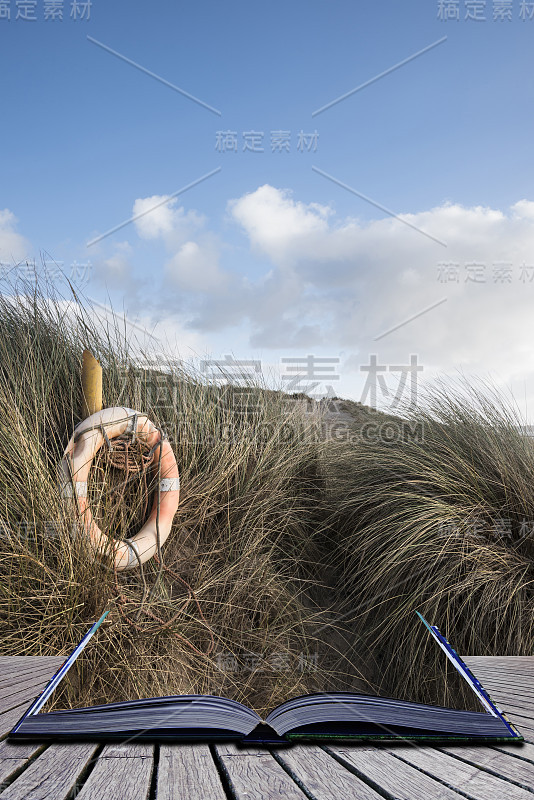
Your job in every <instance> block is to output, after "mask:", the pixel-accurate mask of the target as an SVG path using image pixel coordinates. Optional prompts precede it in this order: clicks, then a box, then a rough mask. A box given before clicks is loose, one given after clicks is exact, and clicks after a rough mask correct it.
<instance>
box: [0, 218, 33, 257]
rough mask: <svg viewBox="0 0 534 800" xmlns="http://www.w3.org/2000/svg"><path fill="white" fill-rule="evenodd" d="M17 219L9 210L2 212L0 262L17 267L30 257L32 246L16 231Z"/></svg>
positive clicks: (0, 222) (0, 220)
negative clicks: (17, 264) (20, 262)
mask: <svg viewBox="0 0 534 800" xmlns="http://www.w3.org/2000/svg"><path fill="white" fill-rule="evenodd" d="M16 225H17V218H16V217H15V215H14V214H13V212H12V211H10V210H9V209H8V208H4V209H3V211H2V210H0V261H2V262H3V263H4V264H12V265H15V264H16V263H17V262H19V261H22V260H24V259H25V258H29V257H30V244H29V242H28V241H27V240H26V239H25V238H24V236H22V235H21V234H20V233H17V231H16Z"/></svg>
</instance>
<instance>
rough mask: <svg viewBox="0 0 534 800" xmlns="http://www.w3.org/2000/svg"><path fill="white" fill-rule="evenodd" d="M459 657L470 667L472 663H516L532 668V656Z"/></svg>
mask: <svg viewBox="0 0 534 800" xmlns="http://www.w3.org/2000/svg"><path fill="white" fill-rule="evenodd" d="M460 658H461V659H462V661H463V662H465V663H466V664H467V666H468V667H469V668H471V665H472V664H473V665H474V664H483V665H489V666H491V665H492V664H497V665H499V666H500V665H501V664H506V665H512V664H517V665H518V667H519V668H520V669H525V668H526V667H531V668H532V669H533V670H534V656H460Z"/></svg>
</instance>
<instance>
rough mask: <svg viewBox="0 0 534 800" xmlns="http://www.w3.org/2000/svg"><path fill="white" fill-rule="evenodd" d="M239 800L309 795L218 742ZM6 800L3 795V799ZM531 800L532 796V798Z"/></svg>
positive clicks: (257, 754) (281, 773)
mask: <svg viewBox="0 0 534 800" xmlns="http://www.w3.org/2000/svg"><path fill="white" fill-rule="evenodd" d="M215 752H216V754H217V756H218V758H219V761H220V764H221V767H222V769H223V771H224V772H225V774H226V776H227V778H228V781H229V783H230V786H231V787H232V791H233V792H234V794H235V796H236V798H237V800H273V798H278V797H279V798H284V800H304V798H305V797H306V795H305V794H304V792H303V791H302V790H301V789H300V788H299V787H298V786H297V784H296V783H295V781H293V780H292V779H291V778H290V777H289V775H288V774H287V772H286V771H285V770H284V769H283V768H282V767H281V766H280V764H279V763H278V762H277V761H276V759H275V758H274V757H273V756H272V755H271V753H270V752H269V751H268V750H264V749H257V750H256V749H254V748H239V749H238V748H237V746H236V745H234V744H226V743H225V744H218V745H215ZM2 800H4V798H2ZM530 800H532V798H530Z"/></svg>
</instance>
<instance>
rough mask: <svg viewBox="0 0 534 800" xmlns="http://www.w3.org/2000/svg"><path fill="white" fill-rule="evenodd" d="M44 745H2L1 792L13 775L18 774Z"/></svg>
mask: <svg viewBox="0 0 534 800" xmlns="http://www.w3.org/2000/svg"><path fill="white" fill-rule="evenodd" d="M42 746H43V745H40V744H8V743H7V742H2V744H0V790H1V789H2V788H3V786H4V785H5V782H6V781H7V780H9V779H10V778H11V777H12V775H13V774H14V773H15V772H17V770H19V769H20V768H21V767H22V766H24V764H25V763H26V762H27V761H28V759H30V758H31V757H32V756H33V755H35V753H37V752H38V751H39V750H40V749H41V747H42Z"/></svg>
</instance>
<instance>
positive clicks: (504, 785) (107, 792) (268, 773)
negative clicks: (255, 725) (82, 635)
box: [0, 656, 534, 800]
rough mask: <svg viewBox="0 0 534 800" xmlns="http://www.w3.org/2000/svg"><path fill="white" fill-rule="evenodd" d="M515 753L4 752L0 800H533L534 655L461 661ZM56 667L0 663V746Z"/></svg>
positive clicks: (48, 662) (90, 748) (31, 661)
mask: <svg viewBox="0 0 534 800" xmlns="http://www.w3.org/2000/svg"><path fill="white" fill-rule="evenodd" d="M465 661H466V663H467V664H468V665H469V666H470V667H471V668H472V669H473V671H474V673H475V675H476V676H477V677H478V678H479V679H480V681H481V682H482V684H483V685H484V686H485V687H486V688H487V690H488V691H489V693H490V694H491V696H492V697H493V699H494V700H495V701H496V702H497V703H498V704H499V705H500V707H501V708H502V709H503V710H504V711H505V712H506V713H507V714H508V716H509V718H510V719H511V720H512V721H513V722H514V723H515V724H516V726H517V727H518V728H519V730H520V731H521V733H522V734H523V736H524V737H525V744H523V745H495V746H489V747H486V746H476V747H474V746H473V747H468V746H463V745H455V746H454V747H436V746H424V747H422V746H412V745H405V744H404V745H385V744H382V745H373V746H369V745H367V744H361V745H354V746H346V745H343V746H341V745H340V746H328V747H327V746H316V745H295V746H293V747H291V748H288V749H283V750H273V751H270V750H269V749H262V750H258V749H256V750H252V749H251V750H239V749H238V748H237V747H236V746H234V745H201V744H196V745H183V744H162V745H152V744H141V743H138V744H124V745H123V744H120V745H97V744H91V743H87V744H75V743H72V744H51V745H45V744H42V745H38V744H31V745H30V744H18V745H15V744H8V743H7V742H6V741H1V742H0V800H67V798H69V799H70V798H74V797H76V798H78V799H79V800H230V799H231V800H267V798H268V799H269V800H271V798H278V799H280V798H284V799H285V800H305V798H308V800H384V798H385V799H386V800H460V798H463V799H464V800H465V798H468V799H470V800H534V656H532V657H509V658H504V657H503V658H501V657H491V658H490V657H477V656H470V657H468V656H466V657H465ZM62 662H63V659H62V658H0V738H2V739H5V737H6V735H7V733H8V731H9V730H10V729H11V728H12V727H13V725H14V724H15V722H16V721H17V720H18V719H19V718H20V717H21V716H22V714H23V713H24V710H25V709H26V708H27V707H28V705H29V703H30V701H32V700H33V699H34V697H35V696H36V695H37V694H38V692H39V691H40V690H41V689H42V688H43V687H44V685H45V684H46V682H47V681H48V680H49V679H50V677H51V676H52V674H53V673H54V672H55V671H56V670H57V668H58V667H59V666H60V664H61V663H62Z"/></svg>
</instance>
